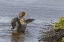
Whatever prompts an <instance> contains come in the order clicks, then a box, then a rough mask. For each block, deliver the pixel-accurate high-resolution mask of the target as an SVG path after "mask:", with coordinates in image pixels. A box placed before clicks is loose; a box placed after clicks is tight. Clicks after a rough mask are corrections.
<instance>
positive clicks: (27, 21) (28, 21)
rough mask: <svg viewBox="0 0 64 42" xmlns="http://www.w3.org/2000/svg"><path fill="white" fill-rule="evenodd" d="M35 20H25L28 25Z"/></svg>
mask: <svg viewBox="0 0 64 42" xmlns="http://www.w3.org/2000/svg"><path fill="white" fill-rule="evenodd" d="M34 20H35V19H27V20H26V23H27V24H28V23H30V22H33V21H34Z"/></svg>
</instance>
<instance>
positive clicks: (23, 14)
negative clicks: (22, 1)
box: [19, 12, 27, 18]
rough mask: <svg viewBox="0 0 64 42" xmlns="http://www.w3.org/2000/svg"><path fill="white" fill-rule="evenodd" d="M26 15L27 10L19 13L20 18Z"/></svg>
mask: <svg viewBox="0 0 64 42" xmlns="http://www.w3.org/2000/svg"><path fill="white" fill-rule="evenodd" d="M26 15H27V13H26V12H20V13H19V18H22V17H23V16H26Z"/></svg>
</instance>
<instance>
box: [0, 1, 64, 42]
mask: <svg viewBox="0 0 64 42" xmlns="http://www.w3.org/2000/svg"><path fill="white" fill-rule="evenodd" d="M57 1H58V0H57ZM57 1H55V0H54V1H53V0H52V1H51V0H49V1H47V0H46V1H45V0H40V1H39V0H38V1H37V0H33V1H30V0H29V1H26V0H24V1H22V0H19V1H18V0H3V1H2V0H1V1H0V42H39V41H38V40H39V37H40V36H41V35H43V34H42V33H41V31H47V30H48V29H47V30H45V29H43V28H50V27H48V26H45V25H53V24H52V23H54V22H55V21H57V20H58V18H59V17H61V16H63V15H64V8H63V7H64V6H63V4H62V3H63V1H61V2H60V0H59V1H58V2H57ZM60 5H61V6H60ZM59 6H60V7H59ZM21 11H25V12H27V13H28V15H27V16H25V18H26V19H28V18H32V19H35V20H34V21H33V22H32V23H29V24H28V25H27V28H26V33H25V34H23V33H15V32H14V31H11V26H10V22H11V20H12V19H13V18H14V17H17V16H18V14H19V12H21Z"/></svg>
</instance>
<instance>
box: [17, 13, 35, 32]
mask: <svg viewBox="0 0 64 42" xmlns="http://www.w3.org/2000/svg"><path fill="white" fill-rule="evenodd" d="M26 15H27V14H26V12H20V13H19V19H20V20H19V22H20V24H21V25H19V27H18V28H17V32H25V29H26V27H27V24H29V23H30V22H33V21H34V20H35V19H26V20H25V18H24V16H26Z"/></svg>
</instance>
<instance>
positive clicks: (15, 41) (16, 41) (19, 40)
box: [11, 32, 25, 42]
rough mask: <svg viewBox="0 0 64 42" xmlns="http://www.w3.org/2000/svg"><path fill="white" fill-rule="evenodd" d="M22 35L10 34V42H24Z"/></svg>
mask: <svg viewBox="0 0 64 42" xmlns="http://www.w3.org/2000/svg"><path fill="white" fill-rule="evenodd" d="M24 35H25V34H24V33H19V32H17V33H14V32H12V37H11V42H24Z"/></svg>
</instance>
